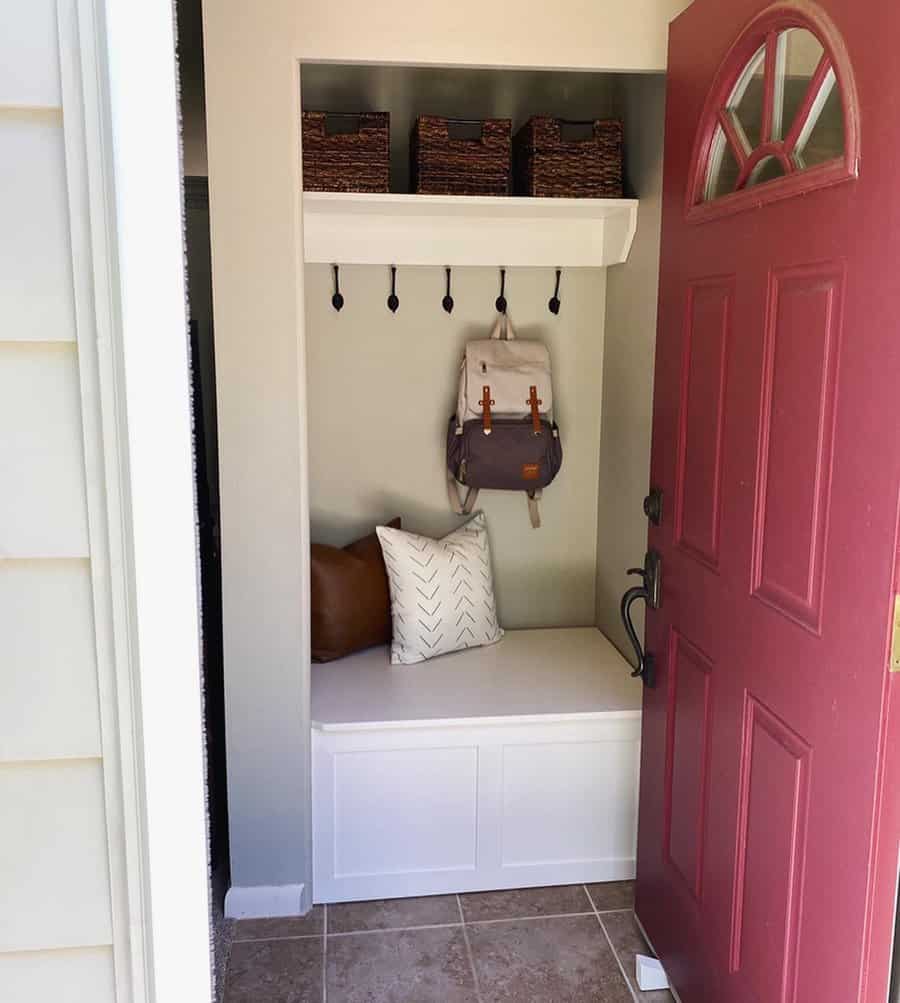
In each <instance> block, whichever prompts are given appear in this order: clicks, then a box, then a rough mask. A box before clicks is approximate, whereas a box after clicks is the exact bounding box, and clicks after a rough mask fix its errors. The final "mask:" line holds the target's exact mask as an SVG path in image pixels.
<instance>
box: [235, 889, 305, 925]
mask: <svg viewBox="0 0 900 1003" xmlns="http://www.w3.org/2000/svg"><path fill="white" fill-rule="evenodd" d="M304 887H305V886H304V885H246V886H243V887H241V886H240V885H232V886H231V888H229V889H228V891H227V892H226V893H225V915H226V916H227V917H228V918H229V919H266V918H268V917H280V916H302V915H303V913H304V912H305V911H306V909H307V908H308V904H307V902H306V899H305V898H304V895H303V890H304Z"/></svg>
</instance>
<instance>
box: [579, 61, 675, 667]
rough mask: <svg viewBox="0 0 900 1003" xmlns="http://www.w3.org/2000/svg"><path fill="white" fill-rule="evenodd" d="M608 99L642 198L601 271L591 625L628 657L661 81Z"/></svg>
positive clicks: (646, 456) (640, 494) (649, 350)
mask: <svg viewBox="0 0 900 1003" xmlns="http://www.w3.org/2000/svg"><path fill="white" fill-rule="evenodd" d="M613 103H614V107H615V108H616V114H618V115H621V117H622V118H623V119H624V121H625V124H626V147H625V148H626V174H627V177H628V182H629V184H630V187H631V189H632V190H633V192H634V194H636V195H637V196H638V198H640V200H641V204H640V209H639V215H638V229H637V236H636V237H635V241H634V245H633V247H632V249H631V254H630V256H629V258H628V262H627V263H626V264H624V265H616V266H614V267H613V268H610V269H609V271H608V279H607V294H606V346H605V352H604V364H603V412H602V420H601V435H600V491H599V501H598V528H597V593H596V594H597V624H598V626H599V627H600V629H601V630H602V631H603V632H604V633H605V634H606V635H607V636H608V637H609V638H610V640H612V641H613V643H614V644H616V646H617V647H618V648H619V649H620V650H621V651H623V652H624V653H626V654H627V655H628V657H633V655H632V652H631V650H630V645H629V643H628V639H627V637H626V635H625V631H624V628H623V627H622V623H621V620H620V619H619V599H620V598H621V596H622V593H623V592H624V591H625V589H626V588H628V586H629V585H633V584H635V579H631V580H630V581H629V579H628V577H627V575H626V574H625V571H626V569H627V568H629V567H634V566H636V565H639V564H641V563H642V561H643V558H644V551H645V550H646V546H647V520H646V518H645V517H644V514H643V509H642V504H643V499H644V495H645V494H646V493H647V489H648V487H649V483H648V478H649V471H650V438H651V424H652V414H653V364H654V354H655V350H656V297H657V287H658V284H659V238H660V211H661V196H662V151H663V125H664V111H665V78H664V77H662V76H655V75H654V76H650V75H648V76H630V77H627V78H622V79H620V81H619V82H618V83H617V88H616V92H615V95H614V99H613ZM632 609H633V611H634V620H635V626H636V628H637V630H638V634H643V627H644V611H643V607H642V606H641V604H636V605H635V606H634V607H632Z"/></svg>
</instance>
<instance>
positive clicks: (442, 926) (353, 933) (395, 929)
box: [328, 923, 462, 940]
mask: <svg viewBox="0 0 900 1003" xmlns="http://www.w3.org/2000/svg"><path fill="white" fill-rule="evenodd" d="M458 926H462V923H422V924H421V925H420V926H385V927H381V928H379V929H377V930H338V931H337V932H335V933H329V934H328V936H329V937H331V939H332V940H334V938H335V937H370V936H372V935H373V934H376V933H415V931H416V930H451V929H455V928H456V927H458Z"/></svg>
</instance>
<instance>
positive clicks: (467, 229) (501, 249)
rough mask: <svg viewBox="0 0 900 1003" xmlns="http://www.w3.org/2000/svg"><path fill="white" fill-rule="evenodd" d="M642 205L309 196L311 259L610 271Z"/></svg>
mask: <svg viewBox="0 0 900 1003" xmlns="http://www.w3.org/2000/svg"><path fill="white" fill-rule="evenodd" d="M637 210H638V202H637V199H533V198H494V197H469V196H459V195H448V196H444V195H357V194H344V193H340V192H304V194H303V228H304V252H305V258H306V261H307V262H310V263H319V264H332V263H334V264H342V265H389V264H394V265H456V266H458V265H498V266H509V267H517V266H518V267H528V266H533V267H544V266H548V267H560V268H604V267H606V266H607V265H615V264H619V263H621V262H623V261H625V260H626V258H627V257H628V252H629V250H630V249H631V242H632V240H633V239H634V233H635V229H636V228H637Z"/></svg>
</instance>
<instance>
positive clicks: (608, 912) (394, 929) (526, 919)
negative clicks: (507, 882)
mask: <svg viewBox="0 0 900 1003" xmlns="http://www.w3.org/2000/svg"><path fill="white" fill-rule="evenodd" d="M627 912H631V910H630V909H592V910H588V911H586V912H558V913H548V914H547V915H542V916H509V917H501V918H499V919H469V920H466V919H465V918H463V920H462V922H461V923H422V924H420V925H418V926H385V927H380V928H378V929H372V930H339V931H331V932H329V933H328V934H327V936H328V937H332V938H334V937H357V936H364V935H366V934H373V933H406V932H414V931H416V930H447V929H450V928H451V927H456V926H462V925H465V926H491V925H494V924H498V923H531V922H534V921H536V920H541V919H577V918H581V917H584V916H615V915H616V914H617V913H627ZM324 936H326V934H325V933H324V931H323V932H320V933H292V934H281V935H280V936H277V937H234V938H233V940H232V943H235V944H256V943H261V942H263V941H279V940H315V939H316V938H317V937H324Z"/></svg>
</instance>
